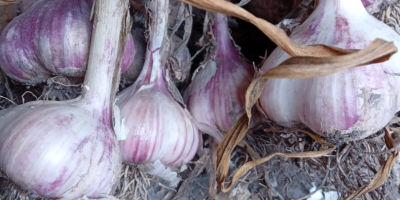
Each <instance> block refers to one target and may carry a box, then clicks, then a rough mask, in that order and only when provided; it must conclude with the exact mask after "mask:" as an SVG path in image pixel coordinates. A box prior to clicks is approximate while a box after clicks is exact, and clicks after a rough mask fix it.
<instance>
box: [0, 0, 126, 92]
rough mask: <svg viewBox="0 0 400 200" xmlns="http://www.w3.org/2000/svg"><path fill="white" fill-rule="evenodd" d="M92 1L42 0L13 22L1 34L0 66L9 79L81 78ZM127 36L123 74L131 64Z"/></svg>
mask: <svg viewBox="0 0 400 200" xmlns="http://www.w3.org/2000/svg"><path fill="white" fill-rule="evenodd" d="M92 4H93V0H60V1H51V0H43V1H41V2H36V3H35V4H33V5H32V6H31V7H29V9H28V10H27V11H26V12H24V13H23V14H21V15H20V16H18V17H16V18H15V19H14V20H12V21H11V22H10V23H9V24H8V25H7V27H6V28H5V29H4V31H3V32H2V34H1V35H0V67H1V69H2V70H3V71H4V72H5V74H7V75H8V76H10V77H11V78H13V79H15V80H18V81H21V82H24V83H27V84H35V83H39V82H41V81H43V80H46V79H47V78H49V77H51V76H52V75H65V76H83V75H84V73H85V71H86V68H87V63H88V56H89V46H90V36H91V34H92V29H93V25H92V23H91V22H90V12H91V8H92ZM133 46H134V44H133V38H132V36H130V39H129V42H128V45H127V48H126V50H125V55H124V59H123V64H122V72H124V71H126V70H127V69H128V67H129V66H130V65H131V63H132V62H133V57H134V47H133Z"/></svg>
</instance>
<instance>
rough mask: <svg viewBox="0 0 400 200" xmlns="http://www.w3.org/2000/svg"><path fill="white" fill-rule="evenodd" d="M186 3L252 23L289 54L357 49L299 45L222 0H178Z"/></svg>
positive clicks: (328, 53) (326, 53) (335, 53)
mask: <svg viewBox="0 0 400 200" xmlns="http://www.w3.org/2000/svg"><path fill="white" fill-rule="evenodd" d="M180 1H182V2H185V3H187V4H190V5H193V6H195V7H198V8H200V9H204V10H207V11H213V12H218V13H223V14H225V15H231V16H234V17H238V18H240V19H242V20H245V21H247V22H250V23H252V24H253V25H255V26H256V27H257V28H259V29H260V30H261V31H262V32H263V33H264V34H265V35H266V36H268V37H269V38H270V39H271V40H272V41H273V42H274V43H276V44H277V45H278V46H279V47H281V48H282V49H283V50H284V51H285V52H286V53H288V54H289V55H291V56H312V57H328V56H338V55H344V54H352V53H355V52H356V51H357V50H347V49H341V48H335V47H330V46H326V45H299V44H296V43H294V42H293V41H292V40H291V39H290V38H289V37H288V36H287V35H286V33H285V32H284V31H283V30H282V29H280V28H278V27H276V26H274V25H273V24H271V23H269V22H267V21H265V20H263V19H261V18H257V17H255V16H254V15H253V14H251V13H249V12H248V11H246V10H244V9H243V8H241V7H239V6H237V5H235V4H232V3H230V2H227V1H224V0H180Z"/></svg>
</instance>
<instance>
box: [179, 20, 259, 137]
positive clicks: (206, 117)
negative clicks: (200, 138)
mask: <svg viewBox="0 0 400 200" xmlns="http://www.w3.org/2000/svg"><path fill="white" fill-rule="evenodd" d="M215 16H216V17H215V22H214V26H213V29H214V35H215V38H216V44H217V46H216V48H217V51H216V58H215V60H210V61H207V63H206V64H205V65H204V66H203V67H202V68H201V69H200V71H199V72H198V73H197V74H196V76H195V78H194V79H193V81H192V83H191V84H190V86H189V88H188V90H187V91H185V98H186V99H187V101H186V102H187V104H188V108H189V110H190V111H191V113H192V114H193V116H194V118H195V119H196V120H197V121H198V122H200V123H205V124H208V125H211V126H213V127H216V128H218V129H219V130H222V131H224V132H227V131H229V129H230V128H231V127H232V125H233V124H234V123H235V122H236V120H237V119H238V118H239V117H240V116H241V114H243V112H244V102H245V99H244V98H245V92H246V89H247V87H248V86H249V84H250V82H251V80H252V78H253V73H254V70H253V67H252V66H251V65H249V64H248V63H246V62H245V61H244V60H243V58H241V57H240V55H239V53H238V52H237V50H236V48H235V47H234V46H233V43H232V41H231V40H230V38H229V29H228V24H227V21H226V20H227V18H226V16H225V15H222V14H216V15H215Z"/></svg>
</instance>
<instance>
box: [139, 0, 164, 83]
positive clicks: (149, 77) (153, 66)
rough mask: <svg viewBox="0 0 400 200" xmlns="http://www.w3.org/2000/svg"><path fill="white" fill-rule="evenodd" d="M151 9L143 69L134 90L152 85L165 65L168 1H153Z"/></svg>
mask: <svg viewBox="0 0 400 200" xmlns="http://www.w3.org/2000/svg"><path fill="white" fill-rule="evenodd" d="M151 4H152V6H153V7H151V8H153V12H152V20H151V22H150V26H149V33H150V34H149V38H150V41H149V44H148V46H147V51H146V59H145V62H144V67H143V69H142V71H141V72H140V75H139V77H138V79H137V80H136V82H135V84H134V86H133V87H134V88H135V89H134V90H136V89H138V87H140V86H141V85H147V84H150V83H154V82H155V81H156V79H157V77H158V76H160V74H162V66H163V64H164V63H165V60H166V59H165V57H166V55H165V54H166V53H165V52H166V50H167V49H168V47H167V45H165V44H166V43H167V42H166V41H165V38H167V37H166V33H167V32H168V31H167V28H168V27H167V25H168V6H169V3H168V0H157V1H153V2H152V3H151Z"/></svg>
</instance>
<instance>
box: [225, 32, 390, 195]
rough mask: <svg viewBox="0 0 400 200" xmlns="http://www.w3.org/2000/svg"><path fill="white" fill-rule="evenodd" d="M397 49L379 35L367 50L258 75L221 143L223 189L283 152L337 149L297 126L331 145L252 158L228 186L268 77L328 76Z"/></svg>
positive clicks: (294, 61)
mask: <svg viewBox="0 0 400 200" xmlns="http://www.w3.org/2000/svg"><path fill="white" fill-rule="evenodd" d="M396 52H397V48H396V46H395V45H394V44H393V43H392V42H386V41H384V40H380V39H377V40H375V41H374V42H373V43H372V44H370V45H369V46H367V47H366V48H364V49H363V50H360V51H358V52H355V53H354V54H347V55H341V56H331V57H324V58H316V57H292V58H289V59H288V60H286V61H284V62H283V63H282V64H281V65H280V66H278V67H275V68H273V69H271V70H269V71H267V72H265V73H264V74H263V75H261V76H260V77H258V78H256V79H254V80H253V81H252V83H251V84H250V86H249V88H248V89H247V92H246V114H245V115H243V116H242V117H241V118H240V119H239V120H238V121H237V123H236V124H235V125H234V126H233V127H232V128H231V130H230V131H229V132H228V134H227V135H226V136H225V138H224V139H223V141H222V142H221V144H220V145H219V146H218V152H217V182H218V184H219V186H220V187H221V190H222V191H223V192H226V191H229V190H230V189H231V187H232V186H233V184H234V183H235V182H236V181H237V180H238V179H239V178H240V177H242V176H243V175H244V174H245V173H246V172H248V171H249V170H250V169H251V168H253V167H255V166H257V165H259V164H261V163H264V162H266V161H268V160H270V159H272V158H273V157H275V156H282V157H286V158H311V157H320V156H323V155H327V154H329V153H331V152H332V151H333V150H334V149H335V146H333V145H331V144H328V143H326V142H325V141H324V140H322V139H321V138H320V137H319V136H317V135H315V134H313V133H311V132H306V131H302V130H299V129H297V130H296V131H301V132H304V133H306V134H307V135H309V136H311V137H312V138H313V139H314V140H315V141H317V142H318V143H319V144H321V145H323V146H324V145H326V146H328V147H329V148H328V149H323V150H321V151H317V152H300V153H274V154H272V155H270V156H268V157H265V158H262V159H257V160H254V161H251V162H248V163H246V164H245V165H243V166H242V167H240V168H239V169H238V170H237V171H236V172H235V174H234V175H233V179H232V182H231V183H229V184H228V186H225V184H224V182H225V179H226V177H227V173H228V169H229V162H230V155H231V153H232V151H233V149H234V148H235V147H236V146H237V145H238V143H239V142H240V141H241V140H242V139H243V137H244V136H245V135H246V133H247V131H248V127H249V123H250V119H251V110H252V107H253V106H254V105H255V103H256V102H257V100H258V98H259V97H260V94H261V92H262V91H263V88H264V86H265V83H266V82H267V80H268V78H312V77H318V76H326V75H330V74H334V73H337V72H340V71H343V70H345V69H348V68H351V67H355V66H362V65H366V64H370V63H375V62H383V61H385V60H388V59H389V58H390V56H391V55H392V54H394V53H396ZM390 148H391V147H390ZM388 162H389V164H392V161H390V160H389V159H388ZM389 172H390V171H389ZM378 183H380V182H378Z"/></svg>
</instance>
